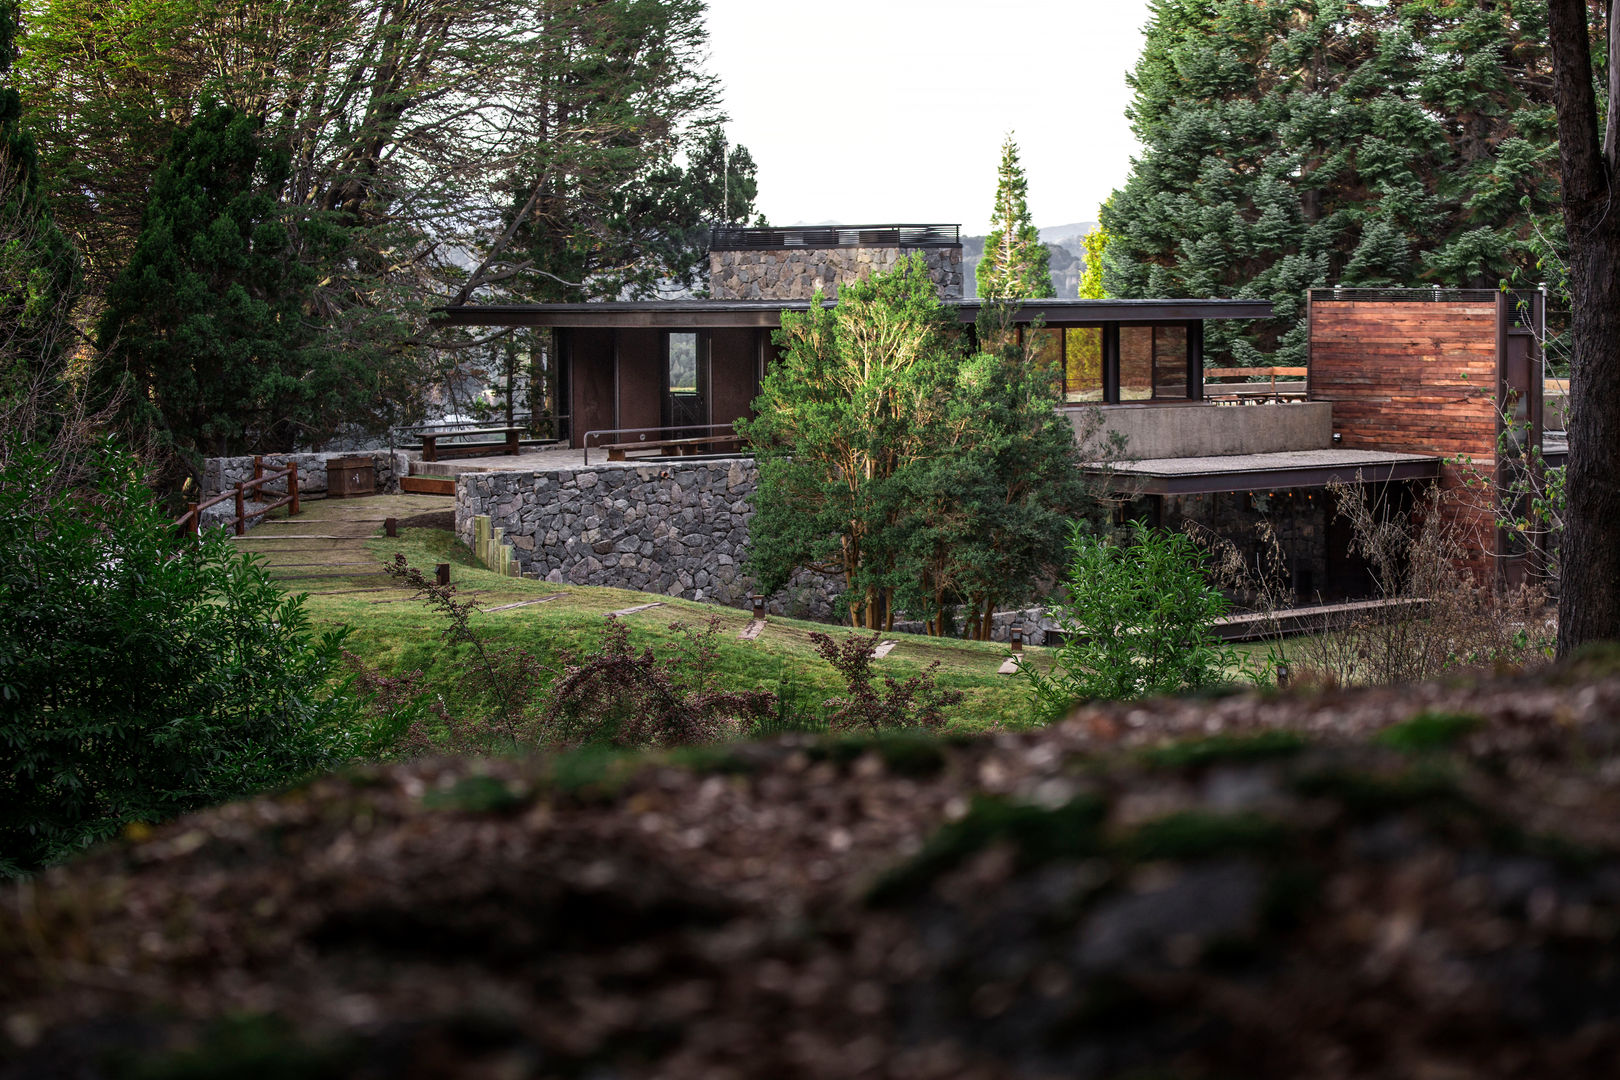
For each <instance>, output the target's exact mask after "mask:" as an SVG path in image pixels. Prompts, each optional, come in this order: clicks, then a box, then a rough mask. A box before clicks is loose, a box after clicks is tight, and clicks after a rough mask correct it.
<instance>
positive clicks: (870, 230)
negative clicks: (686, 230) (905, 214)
mask: <svg viewBox="0 0 1620 1080" xmlns="http://www.w3.org/2000/svg"><path fill="white" fill-rule="evenodd" d="M961 242H962V226H960V225H795V226H792V227H791V228H784V229H772V228H753V227H748V228H744V227H742V226H735V225H718V226H715V227H714V228H713V229H711V230H710V231H709V250H710V251H777V250H780V249H782V248H839V247H953V246H955V245H957V244H960V243H961Z"/></svg>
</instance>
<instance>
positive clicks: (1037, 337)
mask: <svg viewBox="0 0 1620 1080" xmlns="http://www.w3.org/2000/svg"><path fill="white" fill-rule="evenodd" d="M1024 333H1025V334H1026V335H1028V336H1027V337H1026V338H1025V340H1026V341H1027V343H1028V345H1029V359H1030V362H1031V363H1033V364H1034V365H1035V367H1036V369H1037V370H1040V371H1049V372H1051V373H1052V378H1053V379H1056V378H1057V373H1058V372H1059V371H1062V370H1063V331H1061V330H1026V331H1024Z"/></svg>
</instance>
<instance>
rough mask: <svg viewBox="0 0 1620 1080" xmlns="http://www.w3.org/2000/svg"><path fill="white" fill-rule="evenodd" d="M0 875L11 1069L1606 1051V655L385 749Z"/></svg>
mask: <svg viewBox="0 0 1620 1080" xmlns="http://www.w3.org/2000/svg"><path fill="white" fill-rule="evenodd" d="M0 897H3V902H0V972H4V973H5V977H4V978H3V979H0V1033H3V1036H0V1077H57V1076H74V1077H97V1076H109V1077H110V1076H127V1075H139V1076H143V1077H181V1076H185V1077H201V1076H248V1075H251V1076H257V1077H268V1076H288V1077H291V1076H299V1077H310V1076H316V1077H319V1076H355V1077H371V1076H376V1077H383V1076H389V1077H418V1076H420V1077H428V1076H436V1077H437V1076H464V1077H497V1076H499V1077H523V1076H592V1077H626V1078H628V1077H643V1076H646V1077H651V1076H660V1077H699V1076H702V1077H727V1076H730V1077H754V1076H758V1077H778V1076H811V1077H823V1076H824V1077H840V1078H843V1077H852V1076H892V1077H961V1076H976V1077H1002V1076H1009V1077H1041V1076H1068V1077H1098V1078H1103V1077H1116V1076H1124V1075H1130V1076H1149V1075H1151V1076H1178V1077H1188V1078H1191V1077H1216V1076H1234V1077H1235V1076H1242V1077H1296V1076H1311V1077H1316V1078H1334V1077H1346V1078H1349V1077H1358V1078H1359V1077H1366V1078H1372V1077H1433V1078H1443V1077H1526V1078H1528V1077H1551V1076H1557V1077H1598V1076H1605V1077H1606V1076H1610V1075H1612V1070H1613V1062H1614V1061H1615V1060H1617V1055H1620V937H1617V935H1616V930H1617V928H1620V658H1617V657H1614V656H1610V657H1608V658H1597V659H1593V660H1590V661H1588V662H1586V663H1585V665H1584V666H1578V667H1576V668H1574V669H1565V670H1563V671H1561V672H1555V673H1553V674H1551V675H1547V676H1542V677H1540V678H1536V679H1522V680H1518V681H1501V682H1486V683H1482V684H1480V685H1475V686H1440V685H1431V686H1424V687H1417V688H1403V689H1399V690H1375V691H1364V692H1357V693H1336V694H1329V695H1325V696H1320V697H1282V698H1257V697H1252V696H1250V697H1232V698H1225V699H1221V700H1216V701H1166V702H1155V703H1148V704H1143V705H1130V706H1108V707H1101V708H1090V709H1086V710H1083V711H1082V712H1080V713H1079V714H1077V715H1076V716H1075V717H1073V718H1071V719H1070V720H1069V721H1067V722H1066V723H1064V724H1062V725H1059V726H1056V727H1052V728H1048V729H1044V730H1040V731H1033V732H1026V733H1018V734H1003V735H998V736H994V737H979V738H966V737H964V738H959V739H955V740H947V741H940V742H935V741H926V740H915V739H888V740H879V741H867V742H853V741H842V742H838V741H834V742H815V741H810V740H804V739H798V740H786V741H779V742H773V743H762V744H744V745H739V746H735V747H726V748H720V749H716V750H712V751H703V752H693V753H687V754H684V755H676V756H673V757H670V756H665V757H642V758H628V757H625V758H619V757H604V756H600V755H588V754H587V755H583V756H581V755H573V756H569V757H563V758H555V759H535V760H527V761H425V762H420V763H417V764H413V765H408V766H401V767H392V768H387V769H376V770H360V771H357V772H355V773H352V774H350V775H343V776H331V777H327V778H324V779H321V780H319V781H317V782H314V783H312V784H310V785H308V786H306V787H303V788H300V789H298V790H295V791H291V792H287V793H285V794H281V795H277V796H272V797H266V798H261V799H257V800H253V801H250V802H245V803H241V804H237V805H232V806H228V807H223V808H220V809H217V810H213V811H210V812H207V813H203V814H199V815H196V816H194V817H191V818H189V819H186V820H183V821H180V822H177V823H174V824H172V825H170V826H167V827H164V828H161V829H159V830H156V832H155V833H154V834H153V835H151V836H148V837H142V838H136V839H132V840H131V841H129V842H126V843H123V844H120V845H117V846H114V847H111V848H108V849H105V850H102V851H99V852H97V853H94V854H92V855H91V856H89V857H87V858H85V859H82V860H80V861H78V862H76V863H74V864H72V865H70V866H67V867H64V868H61V869H58V870H56V871H53V872H51V873H49V874H47V875H45V876H43V877H42V878H41V879H39V880H38V881H36V882H33V883H29V884H26V885H23V886H20V887H9V888H7V889H5V890H4V892H0ZM132 1061H138V1062H140V1063H142V1064H141V1066H140V1068H139V1069H135V1066H133V1065H131V1064H130V1063H131V1062H132ZM119 1062H122V1063H123V1064H122V1065H120V1064H119ZM120 1069H123V1070H124V1071H119V1070H120Z"/></svg>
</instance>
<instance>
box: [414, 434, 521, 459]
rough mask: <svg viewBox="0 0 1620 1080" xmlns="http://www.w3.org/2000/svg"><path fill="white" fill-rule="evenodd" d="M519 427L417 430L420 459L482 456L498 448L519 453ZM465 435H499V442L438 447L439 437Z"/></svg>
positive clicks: (506, 451)
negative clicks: (420, 444) (419, 438)
mask: <svg viewBox="0 0 1620 1080" xmlns="http://www.w3.org/2000/svg"><path fill="white" fill-rule="evenodd" d="M523 431H524V429H523V428H521V427H487V428H462V429H460V430H459V431H421V430H419V431H417V432H416V434H417V435H418V436H420V437H421V439H422V460H423V461H438V460H439V459H441V458H452V457H482V456H484V455H485V454H486V453H488V452H490V451H492V450H500V451H502V452H504V453H506V454H507V455H509V456H511V457H516V456H517V455H518V454H519V453H520V447H519V446H518V438H519V436H521V435H522V434H523ZM467 435H500V436H502V437H503V438H502V441H501V442H474V443H464V444H460V445H452V446H445V447H442V448H441V447H440V446H439V445H438V441H439V440H440V439H459V438H462V437H463V436H467Z"/></svg>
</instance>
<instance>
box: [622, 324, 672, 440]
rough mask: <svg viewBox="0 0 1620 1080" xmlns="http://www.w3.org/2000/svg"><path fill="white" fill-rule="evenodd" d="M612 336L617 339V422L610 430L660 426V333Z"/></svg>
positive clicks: (630, 331) (628, 332) (630, 332)
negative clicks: (613, 428)
mask: <svg viewBox="0 0 1620 1080" xmlns="http://www.w3.org/2000/svg"><path fill="white" fill-rule="evenodd" d="M612 332H613V333H615V334H617V335H618V338H619V391H618V395H619V418H618V422H617V423H615V424H614V425H613V426H614V427H621V428H655V427H657V426H658V425H660V424H662V423H663V422H664V421H663V415H664V411H663V401H664V334H663V331H660V330H642V329H632V328H630V327H623V328H620V329H618V330H614V331H612Z"/></svg>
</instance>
